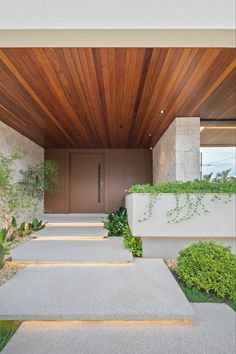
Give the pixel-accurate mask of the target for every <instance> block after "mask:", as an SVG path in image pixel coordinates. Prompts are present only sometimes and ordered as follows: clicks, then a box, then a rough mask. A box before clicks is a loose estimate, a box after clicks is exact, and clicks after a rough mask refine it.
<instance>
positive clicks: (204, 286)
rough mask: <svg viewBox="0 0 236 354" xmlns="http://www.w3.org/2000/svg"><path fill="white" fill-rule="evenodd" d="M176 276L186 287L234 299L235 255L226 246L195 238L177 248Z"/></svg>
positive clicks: (235, 292) (235, 289)
mask: <svg viewBox="0 0 236 354" xmlns="http://www.w3.org/2000/svg"><path fill="white" fill-rule="evenodd" d="M176 273H177V276H178V277H179V279H181V280H182V281H183V282H184V283H185V284H186V285H187V286H188V287H189V288H193V287H196V288H197V289H200V290H204V291H205V292H206V293H214V294H216V295H218V296H220V297H222V298H226V299H230V300H234V301H235V300H236V256H235V255H234V254H232V252H231V250H230V248H229V247H225V246H223V245H221V244H217V243H216V242H214V241H199V242H198V243H194V244H192V245H191V246H189V247H187V248H185V249H184V250H181V251H180V253H179V257H178V259H177V269H176Z"/></svg>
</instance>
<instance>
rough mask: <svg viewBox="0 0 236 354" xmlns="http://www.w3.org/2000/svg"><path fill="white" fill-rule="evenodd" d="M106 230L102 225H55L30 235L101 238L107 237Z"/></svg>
mask: <svg viewBox="0 0 236 354" xmlns="http://www.w3.org/2000/svg"><path fill="white" fill-rule="evenodd" d="M107 235H108V230H106V229H104V227H102V226H86V227H85V226H77V227H75V226H71V227H66V226H60V227H59V226H57V227H45V228H44V229H42V230H40V231H38V232H34V233H33V234H32V237H33V238H35V237H37V238H42V239H46V238H47V239H56V238H59V239H69V238H72V239H73V238H75V239H76V238H80V239H101V238H104V237H107Z"/></svg>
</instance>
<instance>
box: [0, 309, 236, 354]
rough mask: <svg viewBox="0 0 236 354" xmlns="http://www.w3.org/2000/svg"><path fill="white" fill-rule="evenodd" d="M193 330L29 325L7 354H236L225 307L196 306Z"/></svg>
mask: <svg viewBox="0 0 236 354" xmlns="http://www.w3.org/2000/svg"><path fill="white" fill-rule="evenodd" d="M193 307H194V309H195V311H196V313H197V320H196V322H195V324H194V325H192V326H180V325H171V326H170V325H169V326H168V325H155V324H151V323H149V324H142V323H140V322H139V323H138V324H137V323H133V324H128V323H124V322H123V323H117V324H115V323H104V322H103V323H98V322H94V323H91V322H87V323H86V322H83V323H82V322H77V321H75V322H74V321H72V322H63V321H62V322H47V321H46V322H24V323H23V324H22V325H21V326H20V328H19V329H18V331H17V333H16V334H15V335H14V337H13V338H12V340H11V341H10V342H9V344H8V345H7V347H6V348H5V349H4V350H3V352H2V354H13V353H14V354H45V353H50V354H78V353H81V354H111V353H112V354H235V350H236V348H235V330H234V329H235V315H234V312H233V310H232V309H230V308H229V307H228V306H227V305H224V304H193Z"/></svg>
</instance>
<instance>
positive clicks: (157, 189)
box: [129, 180, 236, 223]
mask: <svg viewBox="0 0 236 354" xmlns="http://www.w3.org/2000/svg"><path fill="white" fill-rule="evenodd" d="M129 192H130V193H148V194H149V196H150V198H149V202H148V205H147V208H146V210H145V212H144V214H143V218H142V219H141V220H139V221H140V222H141V221H147V220H148V219H149V218H150V217H151V216H152V214H153V208H154V205H155V204H156V202H157V200H158V199H159V198H160V197H161V196H162V195H164V194H165V193H171V194H173V195H174V197H175V202H176V203H175V207H174V208H172V209H171V210H169V211H168V212H167V215H166V216H167V222H168V223H179V222H182V221H187V220H189V219H191V218H192V217H193V216H195V215H198V216H200V215H202V214H206V213H209V210H208V209H207V208H206V206H205V205H204V198H205V194H206V193H211V194H212V198H211V201H212V202H214V201H216V200H222V197H221V195H223V194H224V195H227V196H228V199H227V200H226V201H225V203H228V202H229V201H230V199H231V195H232V194H234V193H236V183H235V181H224V182H222V181H218V182H210V181H205V180H204V181H197V180H196V181H193V182H171V183H170V182H169V183H160V184H155V185H150V184H146V185H134V186H132V187H130V189H129Z"/></svg>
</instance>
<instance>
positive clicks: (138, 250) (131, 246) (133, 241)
mask: <svg viewBox="0 0 236 354" xmlns="http://www.w3.org/2000/svg"><path fill="white" fill-rule="evenodd" d="M123 244H124V246H125V247H126V248H127V249H128V250H129V251H130V252H131V253H132V254H133V256H134V257H142V252H143V251H142V241H141V238H140V237H134V236H133V235H132V234H131V231H130V228H129V225H128V224H127V225H126V227H125V229H124V241H123Z"/></svg>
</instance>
